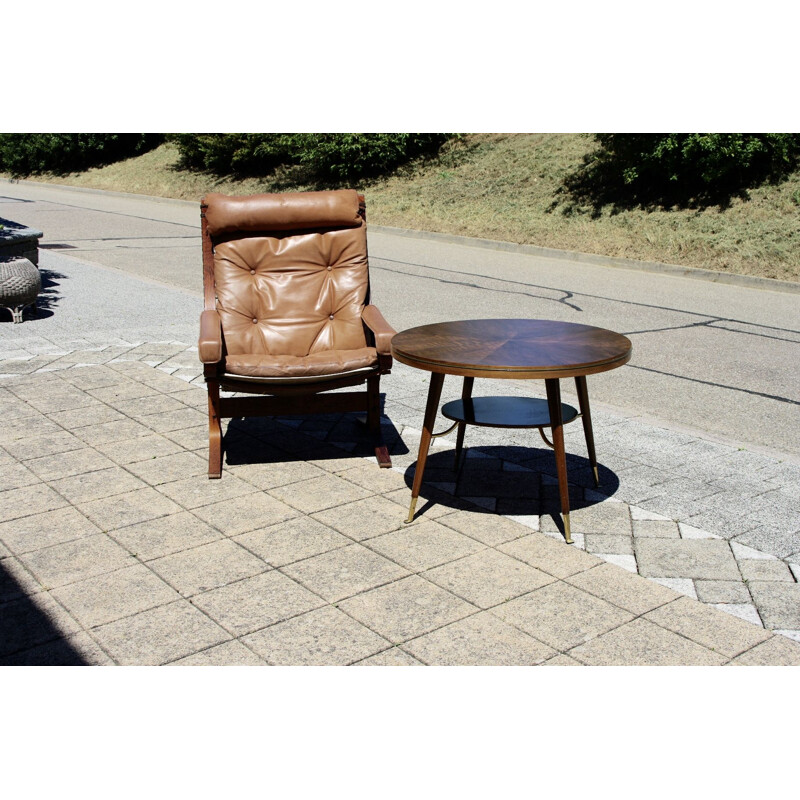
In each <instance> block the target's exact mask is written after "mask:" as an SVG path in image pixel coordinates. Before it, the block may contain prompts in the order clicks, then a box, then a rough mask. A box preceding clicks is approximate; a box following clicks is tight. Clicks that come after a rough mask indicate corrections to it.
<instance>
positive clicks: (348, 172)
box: [297, 133, 448, 181]
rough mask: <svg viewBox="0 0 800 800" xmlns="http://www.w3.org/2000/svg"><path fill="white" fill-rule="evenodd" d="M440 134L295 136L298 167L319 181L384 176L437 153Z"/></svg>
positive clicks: (442, 138)
mask: <svg viewBox="0 0 800 800" xmlns="http://www.w3.org/2000/svg"><path fill="white" fill-rule="evenodd" d="M447 138H448V137H447V135H446V134H442V133H306V134H297V143H298V145H299V150H298V153H297V155H298V157H299V160H300V163H302V164H305V165H306V166H308V167H309V168H310V169H311V171H312V172H313V173H314V174H315V175H316V176H317V177H318V178H320V179H322V180H329V181H347V180H354V179H357V178H363V177H371V176H376V175H385V174H387V173H389V172H391V171H392V170H394V169H396V168H397V167H399V166H400V165H401V164H403V163H405V162H407V161H410V160H411V159H413V158H416V157H417V156H420V155H422V154H424V153H432V152H435V151H436V150H438V149H439V147H440V146H441V145H442V143H443V142H444V141H445V140H446V139H447Z"/></svg>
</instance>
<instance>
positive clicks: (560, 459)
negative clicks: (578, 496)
mask: <svg viewBox="0 0 800 800" xmlns="http://www.w3.org/2000/svg"><path fill="white" fill-rule="evenodd" d="M544 383H545V388H546V390H547V405H548V408H549V410H550V425H551V430H552V433H553V450H554V451H555V455H556V472H557V473H558V493H559V496H560V498H561V517H562V519H563V520H564V534H565V538H566V540H567V544H572V534H571V533H570V529H569V485H568V484H567V454H566V452H565V450H564V426H563V422H562V419H561V386H560V385H559V382H558V378H547V379H546V380H545V382H544Z"/></svg>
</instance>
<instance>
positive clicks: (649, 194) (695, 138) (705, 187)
mask: <svg viewBox="0 0 800 800" xmlns="http://www.w3.org/2000/svg"><path fill="white" fill-rule="evenodd" d="M594 138H595V140H596V141H597V143H598V144H599V145H600V147H599V148H598V150H596V151H595V152H594V153H592V154H591V155H590V156H589V157H588V158H587V160H586V161H585V163H584V164H583V165H582V166H581V168H580V169H578V170H577V171H576V172H575V173H573V174H572V175H570V176H568V178H567V179H566V181H565V186H566V188H567V190H568V191H569V192H570V193H571V194H572V196H573V198H575V199H577V200H582V201H589V202H591V203H593V204H594V205H595V206H602V205H608V204H612V205H616V206H619V207H633V206H645V207H647V206H667V207H669V206H673V205H679V206H688V205H709V204H711V205H713V204H722V205H724V204H726V203H728V202H730V200H731V198H732V197H734V196H737V195H743V194H744V192H745V191H746V190H747V189H748V188H752V187H754V186H758V185H760V184H763V183H765V182H778V181H780V180H782V179H783V178H785V177H786V176H787V175H789V174H791V172H793V171H794V170H795V169H796V168H797V163H798V157H800V134H794V133H659V134H630V133H602V134H595V137H594Z"/></svg>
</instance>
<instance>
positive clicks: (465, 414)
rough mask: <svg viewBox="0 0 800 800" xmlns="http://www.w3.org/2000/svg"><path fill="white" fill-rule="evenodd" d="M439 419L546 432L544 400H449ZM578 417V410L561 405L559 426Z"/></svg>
mask: <svg viewBox="0 0 800 800" xmlns="http://www.w3.org/2000/svg"><path fill="white" fill-rule="evenodd" d="M442 416H444V417H447V419H451V420H453V421H454V422H466V423H467V425H478V426H482V427H486V428H549V427H550V409H549V408H548V406H547V400H543V399H540V398H537V397H473V398H470V399H468V400H452V401H451V402H449V403H445V404H444V405H443V406H442ZM578 416H580V415H579V413H578V410H577V409H576V408H574V407H573V406H570V405H567V404H566V403H562V404H561V418H562V423H563V424H564V425H566V424H567V423H568V422H572V421H573V420H575V419H577V417H578Z"/></svg>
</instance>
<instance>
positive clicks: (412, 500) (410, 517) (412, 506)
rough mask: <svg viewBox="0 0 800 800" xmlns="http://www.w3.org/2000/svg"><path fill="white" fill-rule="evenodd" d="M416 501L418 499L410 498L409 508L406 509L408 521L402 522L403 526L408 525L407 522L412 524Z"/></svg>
mask: <svg viewBox="0 0 800 800" xmlns="http://www.w3.org/2000/svg"><path fill="white" fill-rule="evenodd" d="M418 499H419V498H418V497H412V498H411V506H410V508H409V509H408V519H407V520H404V523H403V524H405V525H408V523H409V522H413V521H414V511H415V510H416V508H417V500H418Z"/></svg>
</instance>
